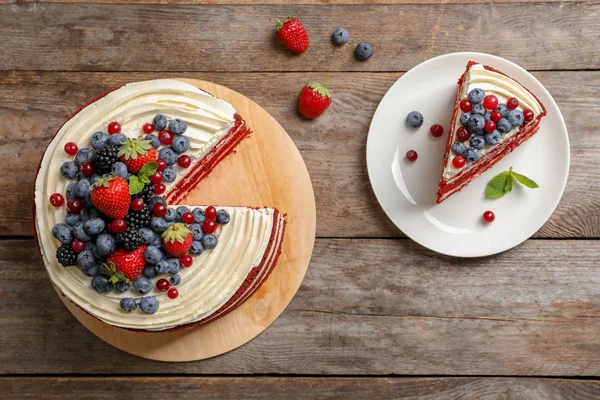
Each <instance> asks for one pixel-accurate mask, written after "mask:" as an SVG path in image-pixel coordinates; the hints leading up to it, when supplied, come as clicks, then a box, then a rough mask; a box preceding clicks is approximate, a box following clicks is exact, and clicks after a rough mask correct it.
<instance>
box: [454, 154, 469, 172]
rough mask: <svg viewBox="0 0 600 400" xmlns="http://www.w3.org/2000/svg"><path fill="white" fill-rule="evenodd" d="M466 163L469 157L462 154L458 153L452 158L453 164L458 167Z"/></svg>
mask: <svg viewBox="0 0 600 400" xmlns="http://www.w3.org/2000/svg"><path fill="white" fill-rule="evenodd" d="M465 151H466V150H465ZM466 163H467V159H466V158H465V157H463V156H462V155H458V156H456V157H454V158H453V159H452V166H453V167H454V168H457V169H459V168H462V167H464V166H465V164H466Z"/></svg>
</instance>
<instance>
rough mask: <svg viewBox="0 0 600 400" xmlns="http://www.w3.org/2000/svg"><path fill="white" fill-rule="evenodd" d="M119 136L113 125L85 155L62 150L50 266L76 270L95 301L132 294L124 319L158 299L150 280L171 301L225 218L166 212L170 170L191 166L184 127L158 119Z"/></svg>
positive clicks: (155, 305) (148, 310) (152, 307)
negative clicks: (61, 215) (61, 211)
mask: <svg viewBox="0 0 600 400" xmlns="http://www.w3.org/2000/svg"><path fill="white" fill-rule="evenodd" d="M122 130H123V127H122V126H121V124H120V123H119V122H118V121H112V122H110V123H109V124H108V125H107V126H106V131H97V132H95V133H94V134H93V135H91V137H90V144H89V145H90V147H83V148H81V149H80V148H79V146H78V145H77V143H74V142H69V143H67V144H65V145H64V151H65V153H66V154H67V155H68V156H72V157H74V160H73V161H65V162H64V163H63V164H62V165H61V167H60V174H61V175H62V176H63V178H65V179H67V180H68V181H70V182H69V183H68V184H67V185H66V189H65V196H66V198H67V202H66V205H67V210H68V212H67V214H66V218H65V223H57V224H56V225H55V226H54V227H53V228H52V235H53V236H54V237H55V238H56V239H57V241H59V242H60V247H58V249H57V251H56V259H57V261H58V262H59V263H60V264H61V265H62V266H64V267H76V266H77V267H79V268H80V270H81V272H82V273H83V274H84V275H86V276H88V277H90V287H91V289H92V290H95V291H96V292H98V293H101V294H106V293H110V292H112V291H113V290H115V291H116V292H117V293H123V294H127V293H129V291H131V294H130V295H129V296H126V297H123V298H122V299H121V301H120V308H121V309H122V310H123V311H124V312H134V311H136V310H137V309H138V308H139V309H140V310H141V312H143V313H145V314H154V313H156V312H157V311H158V310H159V307H160V303H159V298H158V297H160V296H158V297H157V296H152V295H148V294H149V293H150V292H151V291H152V288H153V286H154V285H153V284H152V281H151V279H154V278H157V281H156V284H155V285H156V288H157V290H158V292H167V294H166V298H169V299H175V298H177V297H178V296H179V290H178V289H176V288H175V287H172V286H175V285H180V284H181V282H182V277H181V275H179V272H180V270H181V268H182V267H184V268H191V267H193V263H194V256H195V255H199V254H201V253H202V252H204V251H205V250H209V249H213V248H215V247H216V246H217V244H218V236H216V235H215V233H216V232H217V229H218V227H219V225H225V224H227V223H229V221H230V216H229V213H228V212H227V211H226V210H217V209H216V208H215V207H212V206H210V207H207V208H206V209H205V210H204V209H202V208H200V207H196V208H194V209H193V210H189V209H188V208H187V207H178V208H177V210H174V209H169V208H168V206H167V203H166V201H165V200H164V199H163V198H162V197H161V195H162V194H163V193H165V191H166V190H167V185H166V184H165V183H164V182H166V183H170V182H173V181H175V179H176V178H177V169H178V168H189V167H190V166H191V164H192V161H193V160H192V158H191V157H190V156H189V155H187V154H185V153H186V152H187V151H188V150H189V149H190V141H189V139H188V138H187V137H186V136H185V133H186V131H187V124H186V123H185V121H183V120H181V119H169V118H168V117H167V116H165V115H161V114H159V115H156V116H155V117H154V118H153V119H152V121H149V122H147V123H146V124H144V125H143V126H142V127H141V128H140V127H138V128H137V129H136V132H131V133H132V136H135V138H134V137H128V136H126V135H125V133H123V132H122ZM140 131H141V132H140ZM127 133H129V132H127ZM65 196H63V194H62V193H58V192H57V193H54V194H52V195H51V196H50V197H49V199H48V200H49V205H51V206H52V207H55V208H59V207H62V206H63V205H64V204H65ZM169 210H171V213H170V214H168V211H169ZM166 218H168V219H169V221H170V222H167V220H166ZM196 239H197V240H196ZM161 275H162V276H163V277H161ZM165 275H170V277H164V276H165Z"/></svg>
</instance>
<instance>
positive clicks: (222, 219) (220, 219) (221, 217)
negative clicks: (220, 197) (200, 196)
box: [215, 210, 231, 225]
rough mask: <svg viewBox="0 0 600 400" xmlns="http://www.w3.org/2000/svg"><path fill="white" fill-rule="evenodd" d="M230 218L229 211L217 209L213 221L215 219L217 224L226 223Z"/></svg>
mask: <svg viewBox="0 0 600 400" xmlns="http://www.w3.org/2000/svg"><path fill="white" fill-rule="evenodd" d="M230 220H231V216H230V215H229V213H228V212H227V211H226V210H219V211H217V216H216V217H215V221H217V224H219V225H227V224H228V223H229V221H230Z"/></svg>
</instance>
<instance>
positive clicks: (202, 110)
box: [35, 79, 283, 330]
mask: <svg viewBox="0 0 600 400" xmlns="http://www.w3.org/2000/svg"><path fill="white" fill-rule="evenodd" d="M158 113H161V114H164V115H165V116H167V117H168V118H181V119H183V120H184V121H185V122H186V123H187V125H188V130H187V132H186V133H185V135H186V136H187V137H188V138H189V139H190V141H191V151H189V152H188V153H187V154H189V155H190V156H191V157H192V159H193V160H194V162H197V161H199V160H200V159H201V158H202V157H203V156H204V155H205V154H206V153H207V152H208V151H209V150H210V149H211V148H212V147H214V145H215V144H216V143H217V142H218V141H219V139H220V138H222V137H223V136H224V135H225V134H226V133H227V132H228V131H229V129H230V128H231V127H232V126H233V124H234V115H235V109H234V108H233V107H232V106H231V105H230V104H228V103H226V102H224V101H222V100H219V99H217V98H215V97H212V96H210V95H208V94H206V93H204V92H202V91H200V90H199V89H197V88H196V87H194V86H191V85H189V84H186V83H184V82H180V81H176V80H167V79H165V80H155V81H145V82H138V83H132V84H129V85H126V86H124V87H121V88H120V89H117V90H115V91H113V92H111V93H109V94H108V95H106V96H105V97H103V98H101V99H100V100H98V101H96V102H94V103H92V104H90V105H88V106H87V107H85V108H84V109H83V110H81V111H80V112H79V113H78V114H77V115H75V116H74V117H73V118H72V119H70V120H69V121H67V123H66V124H65V125H64V126H63V127H62V128H61V129H60V130H59V132H58V133H57V135H56V137H55V138H54V139H53V140H52V142H51V143H50V144H49V146H48V148H47V150H46V153H45V154H44V157H43V159H42V163H41V166H40V170H39V172H38V176H37V179H36V186H35V204H36V220H35V225H36V232H37V236H38V240H39V244H40V248H41V252H42V258H43V260H44V263H45V265H46V269H47V271H48V274H49V276H50V278H51V280H52V282H53V283H54V284H55V285H56V287H57V288H58V289H60V291H61V292H62V293H63V294H64V295H65V296H66V297H67V298H68V299H69V300H71V301H73V302H74V303H75V304H77V305H78V306H79V307H81V308H82V309H84V310H85V311H87V312H89V313H90V314H92V315H94V316H96V317H98V318H99V319H101V320H103V321H105V322H107V323H110V324H112V325H115V326H120V327H125V328H130V329H146V330H164V329H169V328H173V327H176V326H179V325H182V324H187V323H191V322H195V321H199V320H201V319H203V318H205V317H207V316H209V315H211V314H213V313H214V312H215V311H217V310H218V309H219V308H220V307H221V306H222V305H223V304H225V303H226V302H227V300H229V299H230V298H231V296H232V295H233V294H235V292H236V291H237V289H238V288H239V287H240V285H241V284H242V283H243V282H244V280H245V279H246V277H247V276H248V274H249V273H250V271H251V270H252V269H253V268H255V267H256V266H257V265H258V264H259V263H260V261H261V260H262V259H263V257H266V258H270V257H271V256H272V255H271V254H267V255H265V252H266V250H267V247H268V244H269V239H270V236H271V232H272V230H273V229H274V224H275V223H277V224H282V223H283V222H282V221H281V220H277V221H275V220H274V209H272V208H263V209H252V208H245V207H219V208H224V209H226V210H227V211H228V212H229V213H230V215H231V221H230V223H229V224H227V225H224V226H221V227H219V229H218V230H217V233H216V234H217V236H218V238H219V243H218V245H217V247H216V248H215V249H213V250H207V251H205V252H204V253H203V254H202V255H200V256H194V262H193V265H192V266H191V267H190V268H183V269H182V270H181V272H180V275H181V278H182V282H181V284H180V285H179V286H178V290H179V297H178V298H177V299H168V298H167V297H166V293H164V292H158V291H156V289H155V288H154V289H153V290H152V292H151V293H149V294H148V295H153V296H156V298H157V299H158V300H159V301H160V308H159V310H158V312H157V313H156V314H153V315H146V314H143V313H142V312H141V311H138V312H133V313H127V312H125V311H122V310H121V309H120V307H119V301H120V299H121V298H122V297H141V296H139V295H137V296H136V295H135V294H134V292H133V290H132V289H130V291H127V292H126V293H123V294H120V293H116V292H111V293H109V294H106V295H101V294H98V293H96V292H95V291H94V290H93V289H92V288H91V278H90V277H87V276H85V275H84V274H83V273H82V272H81V271H80V270H79V268H76V267H68V268H64V267H62V266H61V265H60V264H59V263H58V261H57V260H56V256H55V253H56V249H57V248H58V246H59V245H60V243H59V242H58V241H57V240H56V239H54V237H53V236H52V234H51V230H52V227H53V226H54V225H55V224H56V223H59V222H64V220H65V216H66V207H64V206H63V207H59V208H54V207H52V206H51V205H50V204H49V202H48V198H49V196H50V195H51V194H52V193H55V192H59V193H63V194H64V193H65V189H66V186H67V184H68V183H69V182H68V181H67V180H66V179H64V178H63V177H62V176H61V175H60V166H61V164H62V163H63V162H65V161H69V160H71V159H72V157H69V156H68V155H67V154H66V153H65V152H64V151H63V147H64V145H65V144H66V143H67V142H75V143H76V144H77V145H78V146H79V148H83V147H89V140H90V137H91V135H92V133H94V132H95V131H98V130H105V129H106V126H107V125H108V123H109V122H111V121H118V122H119V123H120V124H121V126H122V132H123V133H124V134H126V135H127V136H129V137H137V136H139V135H140V134H141V133H142V130H141V128H142V126H143V124H145V123H147V122H149V121H151V120H152V118H153V117H154V115H156V114H158ZM191 168H192V167H190V170H191ZM178 172H179V174H178V178H181V176H182V175H184V173H183V172H182V171H181V170H180V171H178ZM174 184H175V183H171V184H170V185H169V186H168V189H167V193H168V191H169V190H170V188H172V187H173V185H174ZM189 207H195V206H189ZM281 234H282V233H281V230H279V235H281ZM276 240H278V241H279V240H281V237H280V236H279V237H277V238H276ZM277 250H278V249H277V248H273V249H271V252H274V251H277ZM155 280H156V279H154V281H155Z"/></svg>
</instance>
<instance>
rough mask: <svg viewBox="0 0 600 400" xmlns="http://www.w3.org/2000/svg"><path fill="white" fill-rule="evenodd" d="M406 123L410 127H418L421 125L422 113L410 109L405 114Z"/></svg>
mask: <svg viewBox="0 0 600 400" xmlns="http://www.w3.org/2000/svg"><path fill="white" fill-rule="evenodd" d="M406 123H407V124H408V126H410V127H411V128H419V127H420V126H421V125H423V114H421V113H420V112H418V111H411V112H409V113H408V115H407V116H406Z"/></svg>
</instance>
